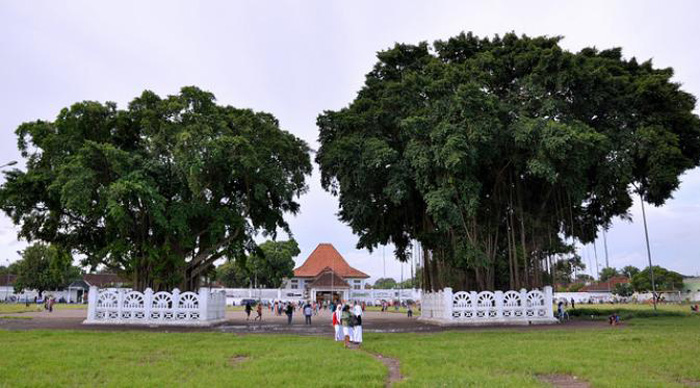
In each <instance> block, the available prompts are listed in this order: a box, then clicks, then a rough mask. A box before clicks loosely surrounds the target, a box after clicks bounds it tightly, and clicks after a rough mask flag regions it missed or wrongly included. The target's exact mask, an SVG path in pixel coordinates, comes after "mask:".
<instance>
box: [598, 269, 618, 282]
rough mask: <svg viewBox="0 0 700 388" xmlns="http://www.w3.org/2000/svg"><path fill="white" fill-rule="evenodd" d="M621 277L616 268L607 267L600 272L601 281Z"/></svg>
mask: <svg viewBox="0 0 700 388" xmlns="http://www.w3.org/2000/svg"><path fill="white" fill-rule="evenodd" d="M618 275H620V272H619V271H618V270H617V268H615V267H606V268H603V269H602V270H601V271H600V275H599V280H600V281H601V282H606V281H608V279H610V278H612V277H614V276H618Z"/></svg>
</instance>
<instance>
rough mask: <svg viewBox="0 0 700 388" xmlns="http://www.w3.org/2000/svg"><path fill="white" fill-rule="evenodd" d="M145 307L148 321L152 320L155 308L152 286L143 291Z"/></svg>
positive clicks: (145, 315)
mask: <svg viewBox="0 0 700 388" xmlns="http://www.w3.org/2000/svg"><path fill="white" fill-rule="evenodd" d="M143 307H144V310H145V312H144V317H145V319H146V320H147V321H150V320H151V312H152V310H153V290H151V288H150V287H149V288H146V289H145V290H144V291H143Z"/></svg>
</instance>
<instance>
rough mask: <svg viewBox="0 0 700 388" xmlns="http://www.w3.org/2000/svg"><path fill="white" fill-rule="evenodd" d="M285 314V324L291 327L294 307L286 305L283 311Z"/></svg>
mask: <svg viewBox="0 0 700 388" xmlns="http://www.w3.org/2000/svg"><path fill="white" fill-rule="evenodd" d="M285 313H286V314H287V324H288V325H291V324H292V314H293V313H294V307H293V306H292V304H291V303H287V309H286V310H285Z"/></svg>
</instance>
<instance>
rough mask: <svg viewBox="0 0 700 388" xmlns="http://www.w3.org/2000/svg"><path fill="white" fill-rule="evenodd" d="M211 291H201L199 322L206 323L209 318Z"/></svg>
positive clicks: (204, 289) (201, 289)
mask: <svg viewBox="0 0 700 388" xmlns="http://www.w3.org/2000/svg"><path fill="white" fill-rule="evenodd" d="M208 314H209V289H208V288H206V287H202V288H200V289H199V320H201V321H206V320H207V319H208V317H209V315H208Z"/></svg>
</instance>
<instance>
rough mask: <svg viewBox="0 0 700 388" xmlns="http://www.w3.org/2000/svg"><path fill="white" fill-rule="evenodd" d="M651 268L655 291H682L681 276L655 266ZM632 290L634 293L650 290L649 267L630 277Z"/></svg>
mask: <svg viewBox="0 0 700 388" xmlns="http://www.w3.org/2000/svg"><path fill="white" fill-rule="evenodd" d="M653 268H654V283H655V285H656V291H676V290H682V289H683V275H681V274H679V273H678V272H674V271H671V270H668V269H666V268H662V267H659V266H658V265H655V266H654V267H653ZM632 288H633V289H634V291H636V292H646V291H651V290H652V287H651V279H650V278H649V267H646V268H644V269H643V270H642V271H640V272H639V273H637V274H636V275H634V277H632Z"/></svg>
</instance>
